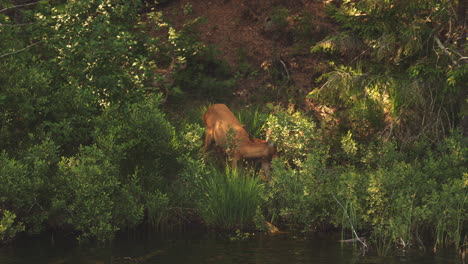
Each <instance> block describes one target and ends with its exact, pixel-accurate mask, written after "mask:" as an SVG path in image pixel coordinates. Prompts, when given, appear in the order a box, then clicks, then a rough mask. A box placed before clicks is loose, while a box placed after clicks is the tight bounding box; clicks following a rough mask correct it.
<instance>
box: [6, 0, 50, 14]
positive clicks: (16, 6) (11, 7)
mask: <svg viewBox="0 0 468 264" xmlns="http://www.w3.org/2000/svg"><path fill="white" fill-rule="evenodd" d="M40 2H42V1H37V2H33V3H28V4H22V5H15V6H10V7H7V8H3V9H1V10H0V13H1V12H5V11H7V10H10V9H14V8H19V7H23V6H30V5H35V4H37V3H40Z"/></svg>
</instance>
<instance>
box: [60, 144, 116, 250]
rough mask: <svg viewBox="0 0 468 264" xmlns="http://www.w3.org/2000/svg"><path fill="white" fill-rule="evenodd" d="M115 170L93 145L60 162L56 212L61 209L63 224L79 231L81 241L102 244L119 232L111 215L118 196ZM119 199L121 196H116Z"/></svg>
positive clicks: (109, 161) (101, 152) (106, 157)
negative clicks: (92, 240)
mask: <svg viewBox="0 0 468 264" xmlns="http://www.w3.org/2000/svg"><path fill="white" fill-rule="evenodd" d="M118 173H119V172H118V168H117V167H116V166H115V165H114V164H112V162H111V160H110V158H109V157H108V156H107V155H106V154H105V153H103V151H102V150H100V149H98V148H97V146H96V145H92V146H88V147H82V148H81V149H80V152H79V153H78V155H77V157H74V158H68V159H63V160H62V161H61V162H60V163H59V173H58V177H59V179H58V180H59V182H60V183H61V184H60V185H59V186H60V187H61V189H62V190H60V191H59V192H58V196H57V197H56V198H55V199H54V201H53V204H54V207H55V208H56V210H63V211H64V212H66V213H65V217H66V219H65V222H66V223H69V224H71V225H73V226H74V227H75V229H76V230H79V231H81V232H82V234H81V235H80V240H86V239H87V238H89V237H92V236H93V237H95V238H96V239H97V240H98V241H100V242H104V241H106V240H108V239H109V238H112V237H113V235H114V233H115V232H116V231H117V230H118V229H119V227H118V223H117V221H118V220H120V219H115V218H114V217H113V215H112V212H113V210H114V206H115V202H114V199H115V198H117V197H119V196H118V195H119V192H118V189H119V185H120V182H119V175H118ZM119 198H120V197H119Z"/></svg>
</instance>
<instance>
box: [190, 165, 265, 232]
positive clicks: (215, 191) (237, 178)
mask: <svg viewBox="0 0 468 264" xmlns="http://www.w3.org/2000/svg"><path fill="white" fill-rule="evenodd" d="M200 187H201V189H200V191H201V192H202V194H203V197H202V198H201V201H200V204H199V205H198V210H199V211H200V215H201V217H202V218H203V219H204V221H205V222H206V223H207V224H208V225H210V226H213V227H215V228H221V229H227V230H233V229H235V228H241V229H242V228H248V227H249V225H252V224H253V220H254V216H255V215H256V213H257V208H258V207H259V206H260V204H261V201H262V193H263V185H261V184H260V183H259V181H258V178H257V177H254V175H251V174H246V175H242V174H240V173H238V172H237V171H235V170H231V169H229V167H226V172H225V173H223V172H221V171H218V170H216V169H214V168H211V169H210V170H209V171H208V174H207V175H206V176H205V178H204V179H203V180H202V181H201V186H200Z"/></svg>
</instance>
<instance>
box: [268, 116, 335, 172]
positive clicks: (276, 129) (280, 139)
mask: <svg viewBox="0 0 468 264" xmlns="http://www.w3.org/2000/svg"><path fill="white" fill-rule="evenodd" d="M264 129H265V130H266V131H267V138H268V139H269V141H271V142H273V143H274V144H275V147H276V149H277V151H278V153H279V154H280V155H281V156H282V157H283V158H284V159H285V160H286V161H287V162H289V163H291V164H294V165H296V166H301V164H302V161H303V160H304V159H305V158H306V157H307V155H308V154H309V153H311V152H319V153H321V154H325V153H326V152H327V149H326V147H325V146H323V144H321V142H320V133H321V132H320V130H319V129H318V128H317V127H316V125H315V123H314V122H312V121H311V120H310V119H309V118H308V117H306V116H305V115H304V114H302V113H301V112H290V113H288V112H286V111H284V110H278V111H276V112H275V113H274V114H270V116H269V117H268V119H267V120H266V123H265V128H264Z"/></svg>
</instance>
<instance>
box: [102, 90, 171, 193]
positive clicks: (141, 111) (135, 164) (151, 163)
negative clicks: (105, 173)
mask: <svg viewBox="0 0 468 264" xmlns="http://www.w3.org/2000/svg"><path fill="white" fill-rule="evenodd" d="M159 100H160V98H159V97H158V96H155V97H152V98H147V99H146V100H145V101H142V102H140V103H135V104H128V105H126V106H123V107H117V106H116V107H111V108H108V109H107V110H106V111H105V112H104V113H103V115H102V116H101V118H100V119H99V120H98V121H97V126H96V127H97V128H96V132H95V135H94V136H95V138H96V142H97V144H98V145H99V147H101V148H103V149H104V150H105V152H106V154H107V155H109V157H112V160H113V161H114V162H115V163H117V164H119V169H120V171H121V172H122V173H123V175H124V176H129V175H132V174H134V173H135V171H136V170H137V168H138V170H139V173H140V174H141V175H140V177H141V178H142V180H143V186H154V184H155V183H156V182H155V180H156V181H157V178H158V177H166V178H169V177H171V176H173V175H174V174H175V171H176V169H177V167H178V166H177V163H176V157H177V154H178V141H177V138H176V134H175V129H174V127H173V126H172V125H171V124H170V123H169V122H168V121H167V120H166V116H165V114H164V113H163V112H162V111H161V110H160V109H159V108H158V106H159Z"/></svg>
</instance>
